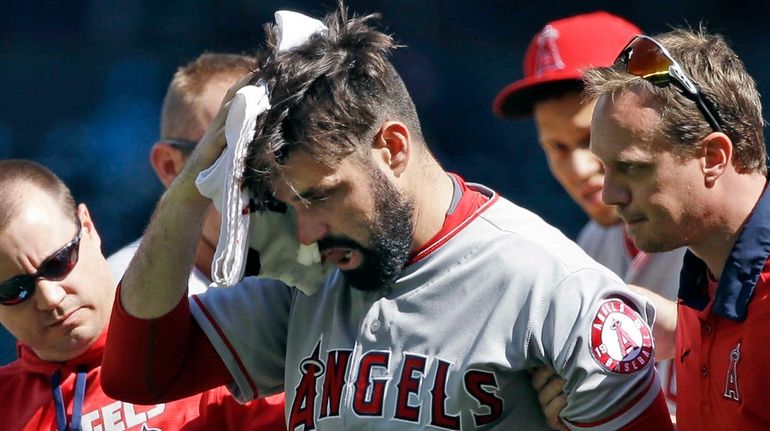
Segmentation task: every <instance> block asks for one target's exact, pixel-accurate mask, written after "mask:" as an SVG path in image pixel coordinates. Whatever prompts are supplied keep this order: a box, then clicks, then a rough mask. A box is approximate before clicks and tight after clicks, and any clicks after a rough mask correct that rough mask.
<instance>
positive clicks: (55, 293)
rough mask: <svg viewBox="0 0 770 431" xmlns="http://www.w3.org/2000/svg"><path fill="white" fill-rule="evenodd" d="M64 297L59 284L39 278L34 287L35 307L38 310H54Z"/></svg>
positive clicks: (64, 293)
mask: <svg viewBox="0 0 770 431" xmlns="http://www.w3.org/2000/svg"><path fill="white" fill-rule="evenodd" d="M66 295H67V292H65V291H64V288H62V287H61V286H60V285H59V283H57V282H55V281H49V280H45V279H42V278H40V279H38V281H37V285H36V286H35V298H34V300H35V305H36V306H37V308H38V309H40V310H54V309H56V307H58V306H59V304H61V302H62V301H63V300H64V297H65V296H66Z"/></svg>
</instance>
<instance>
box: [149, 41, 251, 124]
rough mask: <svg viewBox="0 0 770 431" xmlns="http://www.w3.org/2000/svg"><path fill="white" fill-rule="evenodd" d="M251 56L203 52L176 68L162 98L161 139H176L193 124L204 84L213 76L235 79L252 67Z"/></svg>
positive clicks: (211, 79)
mask: <svg viewBox="0 0 770 431" xmlns="http://www.w3.org/2000/svg"><path fill="white" fill-rule="evenodd" d="M256 64H257V63H256V59H255V58H254V57H250V56H246V55H240V54H220V53H204V54H202V55H200V56H199V57H198V58H196V59H195V60H193V61H192V62H190V63H188V64H185V65H184V66H182V67H180V68H179V69H177V71H176V73H175V74H174V78H173V79H172V80H171V83H170V84H169V86H168V91H167V92H166V97H165V98H164V99H163V110H162V111H161V117H160V136H161V139H164V138H165V139H180V138H181V137H183V136H184V132H185V131H186V130H189V129H191V128H194V127H195V126H196V121H197V116H196V113H197V110H198V109H199V107H200V99H201V97H202V96H203V93H204V91H205V90H206V86H207V85H208V84H209V83H210V82H211V81H213V80H215V79H233V80H234V79H236V78H238V77H240V76H242V75H244V74H246V73H248V72H252V71H254V70H255V68H256Z"/></svg>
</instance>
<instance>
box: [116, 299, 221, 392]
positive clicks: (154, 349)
mask: <svg viewBox="0 0 770 431" xmlns="http://www.w3.org/2000/svg"><path fill="white" fill-rule="evenodd" d="M120 288H121V286H120V284H119V285H118V289H117V293H116V297H115V303H114V305H113V309H112V316H111V317H110V324H109V328H108V332H107V343H106V345H105V348H104V356H103V358H102V373H101V375H102V387H103V389H104V392H105V393H106V394H107V395H109V396H110V397H112V398H115V399H119V400H124V401H129V402H133V403H137V404H154V403H160V402H167V401H172V400H176V399H180V398H184V397H187V396H190V395H193V394H197V393H200V392H203V391H205V390H208V389H211V388H215V387H217V386H221V385H224V384H227V383H230V382H231V381H232V377H231V376H230V373H229V372H228V371H227V367H225V365H224V363H223V362H222V360H221V359H220V358H219V355H218V354H217V352H216V350H215V349H214V347H213V346H212V345H211V343H210V342H209V340H208V338H207V337H206V335H205V334H204V333H203V330H201V328H200V326H198V323H197V322H195V319H193V317H192V315H191V314H190V304H189V301H188V299H187V297H186V296H185V297H184V298H183V299H182V300H181V301H180V302H179V304H178V305H177V306H176V307H175V308H174V309H173V310H171V311H170V312H169V313H168V314H166V315H164V316H161V317H159V318H156V319H150V320H144V319H138V318H136V317H133V316H131V315H129V314H128V313H127V312H126V311H125V310H124V309H123V307H122V305H121V303H120Z"/></svg>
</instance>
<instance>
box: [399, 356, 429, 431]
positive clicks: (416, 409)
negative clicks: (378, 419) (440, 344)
mask: <svg viewBox="0 0 770 431" xmlns="http://www.w3.org/2000/svg"><path fill="white" fill-rule="evenodd" d="M425 362H426V358H425V357H424V356H416V355H412V354H408V353H407V354H405V355H404V367H403V368H402V370H401V378H400V379H399V381H398V385H397V387H398V400H397V401H396V413H395V417H396V419H403V420H405V421H411V422H419V421H420V406H419V405H418V406H412V405H409V395H410V394H415V395H417V394H418V393H419V392H420V383H422V379H423V377H425ZM415 373H418V374H419V375H420V376H419V377H415Z"/></svg>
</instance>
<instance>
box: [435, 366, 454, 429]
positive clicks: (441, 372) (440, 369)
mask: <svg viewBox="0 0 770 431" xmlns="http://www.w3.org/2000/svg"><path fill="white" fill-rule="evenodd" d="M436 362H437V363H438V364H437V368H436V379H435V381H434V382H433V389H431V391H430V393H431V395H432V397H433V408H432V409H431V411H432V413H433V417H431V420H430V423H431V425H433V426H437V427H441V428H445V429H450V430H459V429H460V416H459V415H455V416H450V415H449V414H447V412H446V399H447V398H448V397H447V394H446V383H447V378H448V375H449V366H450V365H451V364H450V363H449V362H446V361H442V360H441V359H438V358H437V359H436Z"/></svg>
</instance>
